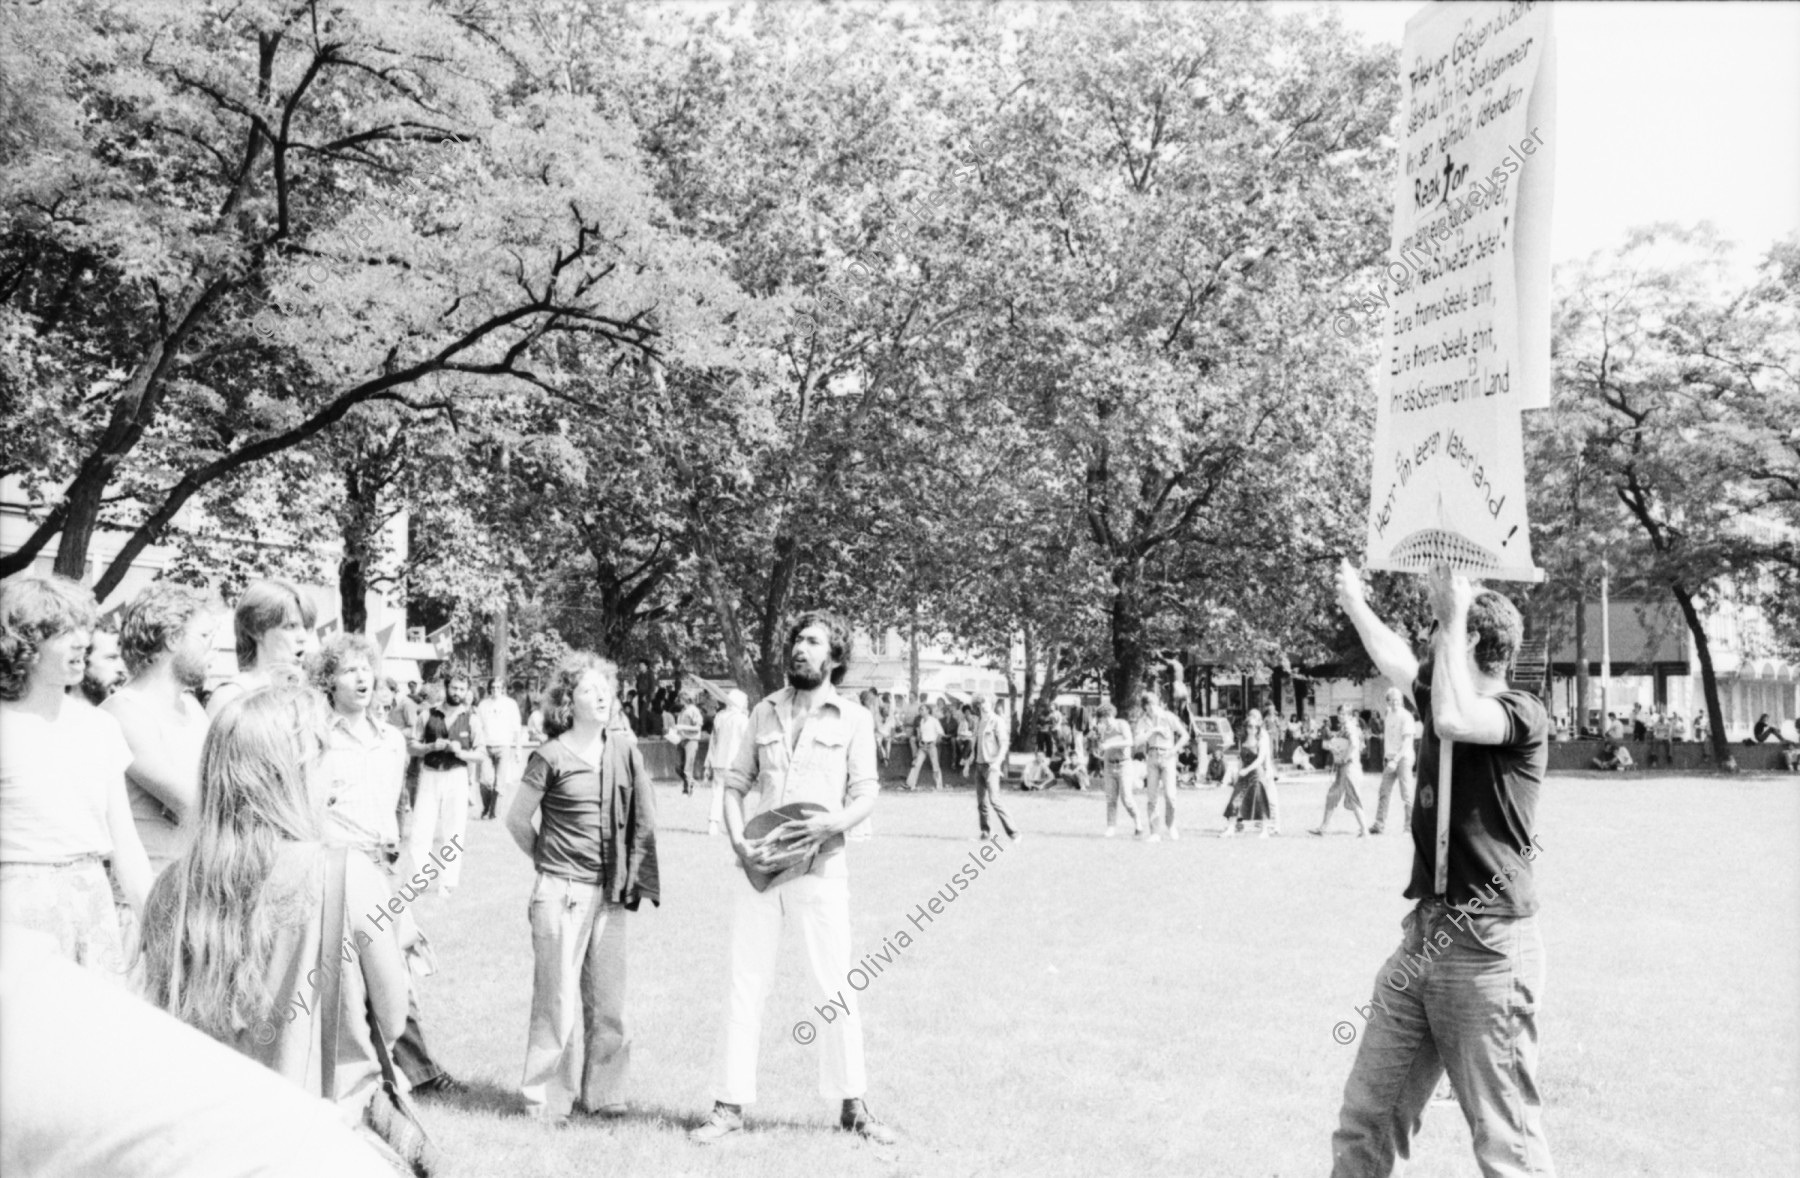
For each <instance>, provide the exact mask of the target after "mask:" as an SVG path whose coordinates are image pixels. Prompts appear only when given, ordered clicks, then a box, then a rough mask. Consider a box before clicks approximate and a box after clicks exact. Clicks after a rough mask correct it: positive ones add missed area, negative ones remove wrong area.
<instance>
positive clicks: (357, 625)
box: [338, 554, 369, 634]
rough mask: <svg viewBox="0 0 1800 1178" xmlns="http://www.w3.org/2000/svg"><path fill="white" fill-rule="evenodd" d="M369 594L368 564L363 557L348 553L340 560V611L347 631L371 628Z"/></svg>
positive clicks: (353, 632)
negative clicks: (363, 560)
mask: <svg viewBox="0 0 1800 1178" xmlns="http://www.w3.org/2000/svg"><path fill="white" fill-rule="evenodd" d="M368 594H369V576H368V566H367V565H365V564H364V563H363V562H362V558H361V557H359V556H350V555H348V554H346V555H345V557H344V558H343V559H342V560H340V561H338V612H339V613H340V614H342V615H343V620H344V632H345V633H347V634H361V633H362V632H363V631H365V630H367V629H368V628H369V596H368Z"/></svg>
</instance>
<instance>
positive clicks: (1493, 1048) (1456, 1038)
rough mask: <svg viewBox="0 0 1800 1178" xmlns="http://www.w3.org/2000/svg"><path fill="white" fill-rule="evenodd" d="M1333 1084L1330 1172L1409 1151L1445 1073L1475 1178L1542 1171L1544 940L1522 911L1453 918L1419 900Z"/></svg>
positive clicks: (1379, 1170)
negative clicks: (1339, 1103)
mask: <svg viewBox="0 0 1800 1178" xmlns="http://www.w3.org/2000/svg"><path fill="white" fill-rule="evenodd" d="M1400 927H1401V930H1402V936H1401V941H1400V947H1399V948H1398V949H1396V950H1395V951H1394V954H1393V956H1391V957H1389V958H1388V960H1387V964H1385V965H1384V966H1382V968H1381V974H1380V976H1379V977H1377V979H1376V982H1375V993H1374V997H1373V998H1372V999H1371V1000H1370V1003H1369V1005H1368V1006H1367V1007H1358V1008H1357V1013H1358V1014H1360V1015H1362V1016H1363V1018H1365V1019H1367V1020H1368V1025H1367V1026H1366V1027H1365V1028H1364V1029H1363V1037H1362V1044H1361V1046H1360V1047H1358V1049H1357V1052H1356V1062H1355V1063H1354V1064H1353V1065H1352V1066H1351V1069H1350V1078H1349V1079H1348V1080H1347V1081H1345V1083H1344V1106H1343V1110H1342V1111H1341V1112H1340V1113H1339V1117H1338V1130H1337V1132H1336V1133H1334V1134H1332V1137H1331V1154H1332V1168H1331V1173H1332V1175H1333V1176H1334V1178H1369V1176H1372V1175H1387V1174H1390V1173H1392V1172H1393V1169H1394V1159H1395V1157H1401V1158H1405V1157H1408V1156H1410V1150H1411V1146H1412V1139H1413V1136H1414V1135H1415V1134H1416V1133H1418V1131H1419V1128H1420V1125H1421V1124H1422V1117H1423V1114H1424V1111H1425V1106H1426V1104H1427V1102H1429V1101H1430V1099H1431V1094H1432V1091H1433V1090H1434V1089H1435V1088H1436V1087H1437V1082H1438V1078H1439V1077H1440V1076H1442V1075H1443V1074H1444V1073H1445V1071H1448V1072H1449V1074H1450V1083H1451V1086H1452V1087H1453V1088H1454V1089H1455V1090H1456V1098H1457V1101H1458V1103H1460V1104H1461V1106H1462V1110H1463V1118H1464V1119H1465V1120H1467V1121H1468V1123H1469V1131H1470V1133H1471V1135H1472V1136H1473V1137H1474V1145H1475V1160H1476V1163H1477V1164H1478V1165H1479V1166H1480V1168H1481V1173H1482V1174H1483V1175H1485V1176H1487V1178H1498V1176H1502V1175H1505V1176H1508V1178H1510V1176H1513V1175H1526V1174H1532V1175H1554V1174H1555V1170H1554V1169H1553V1168H1552V1166H1551V1164H1550V1145H1549V1142H1548V1141H1547V1140H1546V1139H1545V1136H1544V1123H1543V1103H1542V1101H1541V1099H1540V1097H1539V1095H1538V1086H1537V1065H1538V1049H1537V1048H1538V1044H1537V1014H1538V1004H1539V1002H1540V1001H1541V1000H1542V996H1543V989H1544V945H1543V940H1542V938H1541V937H1540V936H1539V933H1538V925H1537V918H1536V917H1532V916H1521V917H1508V916H1465V915H1463V914H1461V913H1459V912H1457V911H1455V910H1454V909H1451V908H1448V907H1446V906H1445V905H1444V903H1443V902H1442V901H1441V900H1425V901H1421V902H1420V903H1419V905H1418V906H1417V907H1415V908H1414V909H1413V910H1412V911H1411V912H1409V913H1407V915H1406V918H1405V919H1404V920H1403V921H1401V922H1400Z"/></svg>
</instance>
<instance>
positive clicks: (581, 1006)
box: [519, 872, 631, 1117]
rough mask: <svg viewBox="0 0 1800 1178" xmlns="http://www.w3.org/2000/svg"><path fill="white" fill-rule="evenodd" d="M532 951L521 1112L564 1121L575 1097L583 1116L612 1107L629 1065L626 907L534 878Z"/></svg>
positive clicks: (585, 888)
mask: <svg viewBox="0 0 1800 1178" xmlns="http://www.w3.org/2000/svg"><path fill="white" fill-rule="evenodd" d="M531 948H532V953H533V956H534V957H535V959H536V966H535V968H534V969H533V972H532V986H531V1030H530V1032H529V1036H528V1038H527V1041H526V1045H525V1076H524V1079H523V1080H521V1081H520V1084H519V1090H520V1092H521V1093H523V1094H524V1097H525V1105H526V1109H527V1111H528V1112H530V1113H532V1114H534V1115H537V1116H544V1115H549V1116H552V1117H560V1116H565V1115H567V1114H568V1112H569V1111H570V1106H571V1105H572V1104H573V1103H574V1102H575V1099H576V1097H577V1096H579V1097H580V1100H581V1103H582V1105H583V1106H584V1107H585V1108H587V1109H588V1110H589V1111H592V1110H594V1109H598V1108H601V1107H603V1106H605V1105H609V1104H614V1103H617V1102H618V1101H620V1100H621V1099H622V1095H623V1090H624V1086H625V1074H626V1071H627V1070H628V1069H629V1068H630V1066H631V1036H630V1034H629V1033H627V1031H626V1028H625V909H624V908H623V907H621V906H619V905H616V904H609V903H607V901H606V890H605V889H604V888H602V887H601V886H599V885H598V884H585V883H577V882H576V881H574V880H572V879H564V878H562V877H561V876H557V875H548V874H545V873H544V872H539V873H538V877H537V883H536V885H535V886H533V888H532V890H531ZM578 1029H579V1031H580V1032H581V1034H580V1037H579V1038H577V1034H576V1032H577V1030H578Z"/></svg>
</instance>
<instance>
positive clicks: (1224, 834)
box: [1219, 826, 1238, 839]
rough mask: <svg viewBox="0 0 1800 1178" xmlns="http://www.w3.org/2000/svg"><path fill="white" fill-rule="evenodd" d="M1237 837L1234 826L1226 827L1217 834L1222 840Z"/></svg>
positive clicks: (1236, 830)
mask: <svg viewBox="0 0 1800 1178" xmlns="http://www.w3.org/2000/svg"><path fill="white" fill-rule="evenodd" d="M1237 835H1238V829H1237V827H1235V826H1227V827H1226V828H1225V829H1224V830H1221V831H1220V832H1219V837H1220V838H1222V839H1229V838H1236V837H1237Z"/></svg>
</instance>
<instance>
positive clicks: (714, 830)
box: [706, 822, 719, 838]
mask: <svg viewBox="0 0 1800 1178" xmlns="http://www.w3.org/2000/svg"><path fill="white" fill-rule="evenodd" d="M706 834H707V837H709V838H717V837H718V835H719V824H718V823H717V822H708V823H707V824H706Z"/></svg>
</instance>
